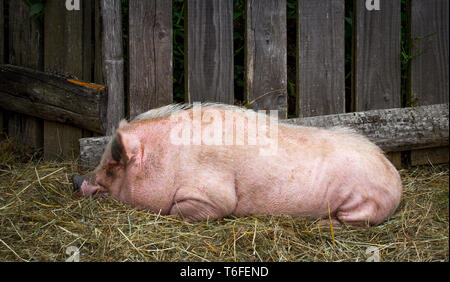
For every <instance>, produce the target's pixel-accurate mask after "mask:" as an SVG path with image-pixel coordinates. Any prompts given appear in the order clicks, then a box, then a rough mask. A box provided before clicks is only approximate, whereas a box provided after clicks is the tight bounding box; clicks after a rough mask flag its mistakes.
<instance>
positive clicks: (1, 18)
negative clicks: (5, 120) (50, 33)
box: [0, 0, 5, 115]
mask: <svg viewBox="0 0 450 282" xmlns="http://www.w3.org/2000/svg"><path fill="white" fill-rule="evenodd" d="M4 3H5V1H4V0H0V64H4V63H5V10H4V8H3V7H4ZM0 115H1V114H0Z"/></svg>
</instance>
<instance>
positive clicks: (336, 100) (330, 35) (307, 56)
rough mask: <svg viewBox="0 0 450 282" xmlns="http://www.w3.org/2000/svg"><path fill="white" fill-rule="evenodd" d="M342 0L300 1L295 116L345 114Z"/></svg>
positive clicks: (298, 6) (343, 5)
mask: <svg viewBox="0 0 450 282" xmlns="http://www.w3.org/2000/svg"><path fill="white" fill-rule="evenodd" d="M344 10H345V1H344V0H332V1H317V0H299V1H298V5H297V14H298V20H297V24H298V26H297V48H298V50H297V54H298V56H297V83H296V85H297V101H298V105H297V114H298V116H299V117H309V116H317V115H329V114H337V113H343V112H345V41H344V40H345V30H344V14H345V13H344V12H345V11H344Z"/></svg>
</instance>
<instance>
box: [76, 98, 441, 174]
mask: <svg viewBox="0 0 450 282" xmlns="http://www.w3.org/2000/svg"><path fill="white" fill-rule="evenodd" d="M448 110H449V105H448V104H440V105H431V106H423V107H415V108H396V109H382V110H372V111H367V112H356V113H346V114H336V115H328V116H315V117H307V118H296V119H287V120H283V123H288V124H296V125H299V126H313V127H321V128H330V127H335V126H344V127H349V128H353V129H355V130H356V131H357V132H359V133H361V134H362V135H364V136H367V137H368V138H369V139H370V140H371V141H373V142H374V143H375V144H377V145H378V146H379V147H380V148H381V149H382V150H384V151H385V152H398V151H402V150H405V149H406V150H407V149H423V148H430V147H436V146H448V144H449V123H448V116H449V112H448ZM109 140H110V137H97V138H84V139H81V140H80V159H79V164H80V167H81V169H82V170H87V169H90V168H93V167H95V166H96V165H97V164H98V163H99V161H100V158H101V156H102V154H103V151H104V148H105V146H106V144H107V143H108V141H109Z"/></svg>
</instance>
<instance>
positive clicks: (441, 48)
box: [408, 0, 449, 165]
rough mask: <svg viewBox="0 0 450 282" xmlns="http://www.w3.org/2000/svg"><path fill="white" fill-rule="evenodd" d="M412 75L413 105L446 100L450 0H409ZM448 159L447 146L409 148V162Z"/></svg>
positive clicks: (447, 99) (446, 101)
mask: <svg viewBox="0 0 450 282" xmlns="http://www.w3.org/2000/svg"><path fill="white" fill-rule="evenodd" d="M410 22H411V27H410V32H411V39H412V50H411V54H412V55H413V56H414V58H413V59H412V61H411V73H410V75H411V78H410V80H409V81H410V91H411V92H410V93H409V97H408V99H409V101H410V102H411V103H413V104H415V105H431V104H438V103H448V101H449V78H448V75H449V70H448V61H449V39H448V36H449V35H448V34H449V23H448V22H449V2H448V1H447V0H425V1H424V0H414V1H411V20H410ZM430 162H431V163H442V162H444V163H446V162H448V148H437V149H429V150H419V151H412V152H411V164H412V165H421V164H429V163H430Z"/></svg>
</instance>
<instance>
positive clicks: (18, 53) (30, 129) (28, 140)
mask: <svg viewBox="0 0 450 282" xmlns="http://www.w3.org/2000/svg"><path fill="white" fill-rule="evenodd" d="M43 43H44V42H43V27H42V23H41V22H40V21H39V20H37V19H33V18H31V17H30V9H29V7H28V6H27V5H26V4H25V3H24V2H23V1H20V0H11V1H9V46H8V47H9V58H8V61H9V62H10V63H11V64H13V65H17V66H23V67H27V68H32V69H37V70H42V68H43V59H44V58H43ZM42 132H43V121H42V120H40V119H37V118H35V117H31V116H27V115H22V114H17V113H12V112H11V113H10V114H8V135H9V137H10V138H13V139H15V140H17V142H19V143H21V144H24V145H26V146H30V147H32V148H35V149H39V148H42V146H43V138H42Z"/></svg>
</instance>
